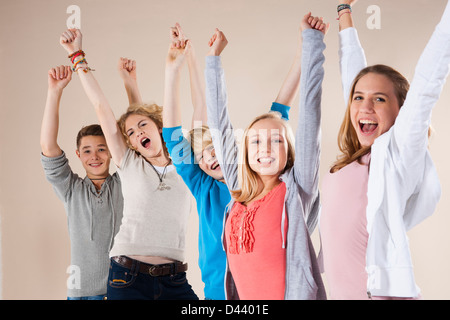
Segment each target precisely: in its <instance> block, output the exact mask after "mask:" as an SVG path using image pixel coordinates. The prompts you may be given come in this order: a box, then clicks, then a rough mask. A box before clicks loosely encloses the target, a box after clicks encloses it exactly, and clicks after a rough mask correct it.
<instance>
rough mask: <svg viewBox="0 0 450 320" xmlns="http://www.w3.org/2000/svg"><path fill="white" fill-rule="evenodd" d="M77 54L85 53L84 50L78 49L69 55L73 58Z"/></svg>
mask: <svg viewBox="0 0 450 320" xmlns="http://www.w3.org/2000/svg"><path fill="white" fill-rule="evenodd" d="M76 54H82V55H83V56H84V55H85V54H84V51H83V50H78V51H75V52H72V54H71V55H69V56H68V58H72V57H73V56H74V55H76Z"/></svg>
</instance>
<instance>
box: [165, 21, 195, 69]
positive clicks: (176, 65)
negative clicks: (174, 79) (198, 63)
mask: <svg viewBox="0 0 450 320" xmlns="http://www.w3.org/2000/svg"><path fill="white" fill-rule="evenodd" d="M170 39H171V42H170V46H169V52H168V53H167V58H166V70H167V71H169V70H172V71H176V70H179V69H180V68H181V67H182V66H183V64H184V62H185V61H186V56H187V55H188V54H189V51H190V47H191V46H190V43H189V40H188V39H186V36H185V35H184V33H183V31H182V30H181V26H180V25H179V24H178V23H176V24H175V27H172V28H170Z"/></svg>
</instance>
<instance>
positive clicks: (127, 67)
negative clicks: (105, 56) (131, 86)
mask: <svg viewBox="0 0 450 320" xmlns="http://www.w3.org/2000/svg"><path fill="white" fill-rule="evenodd" d="M117 69H118V70H119V75H120V77H121V78H122V80H123V81H126V80H134V81H136V61H135V60H131V59H128V58H119V62H118V65H117Z"/></svg>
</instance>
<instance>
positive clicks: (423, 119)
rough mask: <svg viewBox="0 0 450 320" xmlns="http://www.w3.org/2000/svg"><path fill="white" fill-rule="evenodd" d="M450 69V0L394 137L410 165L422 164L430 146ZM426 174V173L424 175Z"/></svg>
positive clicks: (418, 69)
mask: <svg viewBox="0 0 450 320" xmlns="http://www.w3.org/2000/svg"><path fill="white" fill-rule="evenodd" d="M449 72H450V1H448V2H447V5H446V7H445V10H444V13H443V15H442V17H441V20H440V22H439V23H438V25H437V26H436V28H435V30H434V32H433V34H432V36H431V38H430V40H429V41H428V43H427V45H426V47H425V49H424V51H423V52H422V54H421V56H420V59H419V61H418V63H417V66H416V68H415V73H414V77H413V79H412V81H411V86H410V88H409V91H408V94H407V96H406V99H405V102H404V104H403V106H402V107H401V109H400V112H399V114H398V116H397V118H396V120H395V124H394V130H393V138H394V139H395V141H394V142H393V143H392V145H395V146H397V147H398V149H399V156H400V157H402V158H403V159H404V160H403V161H402V163H407V164H408V166H407V168H412V167H414V166H415V164H420V163H422V161H423V158H422V157H421V156H420V155H421V154H424V153H425V152H426V151H427V149H428V142H429V141H428V130H429V127H430V122H431V113H432V109H433V107H434V106H435V105H436V103H437V101H438V99H439V97H440V95H441V92H442V89H443V87H444V84H445V82H446V80H447V77H448V74H449ZM420 178H422V177H420Z"/></svg>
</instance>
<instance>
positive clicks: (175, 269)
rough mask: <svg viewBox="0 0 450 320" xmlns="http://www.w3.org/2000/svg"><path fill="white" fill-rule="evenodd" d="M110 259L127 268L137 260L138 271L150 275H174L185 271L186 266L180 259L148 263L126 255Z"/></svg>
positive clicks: (130, 267)
mask: <svg viewBox="0 0 450 320" xmlns="http://www.w3.org/2000/svg"><path fill="white" fill-rule="evenodd" d="M111 259H113V260H114V261H115V262H117V263H118V264H120V265H121V266H123V267H125V268H128V269H132V267H133V263H134V264H136V262H137V263H139V272H140V273H144V274H149V275H151V276H152V277H160V276H168V275H175V274H177V273H180V272H186V270H187V268H188V264H187V263H182V262H180V261H175V262H174V263H165V264H148V263H144V262H142V261H138V260H134V259H131V258H128V257H127V256H115V257H112V258H111Z"/></svg>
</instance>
